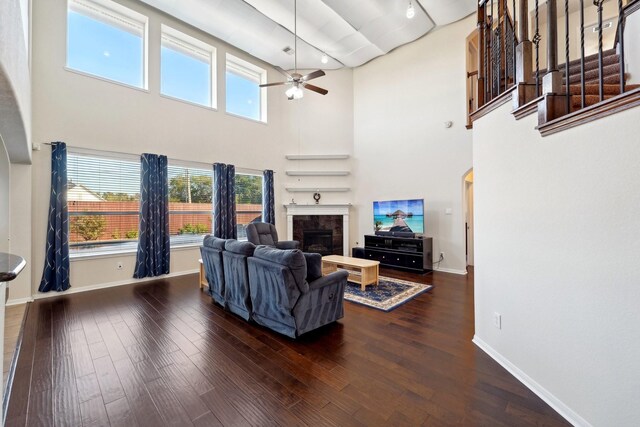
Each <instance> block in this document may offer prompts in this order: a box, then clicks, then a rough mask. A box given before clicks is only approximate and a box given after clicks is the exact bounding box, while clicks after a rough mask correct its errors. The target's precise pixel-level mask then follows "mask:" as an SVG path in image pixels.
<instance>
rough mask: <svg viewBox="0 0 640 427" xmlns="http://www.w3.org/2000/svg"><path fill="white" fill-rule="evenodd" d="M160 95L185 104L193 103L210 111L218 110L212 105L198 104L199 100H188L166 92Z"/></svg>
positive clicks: (194, 105) (192, 104)
mask: <svg viewBox="0 0 640 427" xmlns="http://www.w3.org/2000/svg"><path fill="white" fill-rule="evenodd" d="M160 97H161V98H165V99H170V100H171V101H177V102H181V103H183V104H187V105H191V106H193V107H199V108H204V109H205V110H208V111H218V108H217V107H213V106H211V105H204V104H198V103H197V102H193V101H187V100H186V99H181V98H177V97H175V96H171V95H165V94H164V93H161V94H160Z"/></svg>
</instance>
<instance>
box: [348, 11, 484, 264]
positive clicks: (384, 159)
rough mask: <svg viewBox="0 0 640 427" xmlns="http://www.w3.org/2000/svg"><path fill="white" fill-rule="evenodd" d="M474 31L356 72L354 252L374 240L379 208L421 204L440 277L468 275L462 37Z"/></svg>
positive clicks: (430, 41) (452, 33) (469, 27)
mask: <svg viewBox="0 0 640 427" xmlns="http://www.w3.org/2000/svg"><path fill="white" fill-rule="evenodd" d="M475 25H476V24H475V19H474V17H469V18H466V19H464V20H462V21H459V22H457V23H455V24H452V25H449V26H446V27H444V28H441V29H438V30H436V31H433V32H431V33H429V35H428V36H427V37H424V38H422V39H420V40H418V41H416V42H414V43H411V44H409V45H406V46H403V47H401V48H399V49H397V50H396V51H394V52H392V53H390V54H389V55H386V56H383V57H380V58H377V59H375V60H373V61H372V62H370V63H369V64H367V65H364V66H362V67H360V68H357V69H356V70H355V71H354V128H355V130H354V137H355V139H354V166H353V168H354V178H353V180H354V188H355V201H356V209H357V216H356V217H357V221H356V223H355V224H353V226H354V230H355V233H353V234H352V235H351V243H352V244H353V245H355V244H356V242H358V244H359V245H360V246H362V245H363V243H364V242H363V236H364V235H365V234H371V233H372V232H373V212H372V210H373V208H372V202H373V201H374V200H389V199H405V198H424V201H425V211H426V212H425V216H426V219H425V234H426V235H427V236H431V237H433V238H434V248H433V252H434V260H435V259H437V257H438V255H439V253H440V252H444V253H445V260H444V262H443V263H442V264H441V265H440V267H441V269H443V270H449V271H454V272H465V271H466V270H465V268H466V260H465V230H464V212H463V199H464V193H463V188H464V187H463V176H464V175H465V174H466V172H467V171H468V170H469V169H470V168H471V163H472V161H471V158H472V151H471V132H470V131H469V130H467V129H466V128H465V124H466V106H465V103H464V100H465V99H466V86H465V85H466V76H465V69H466V68H465V52H466V46H465V37H466V36H467V35H468V34H469V33H470V32H471V31H473V29H474V28H475ZM447 121H452V122H453V127H452V128H450V129H447V128H445V125H444V123H445V122H447ZM447 208H451V209H452V214H451V215H446V214H445V210H446V209H447Z"/></svg>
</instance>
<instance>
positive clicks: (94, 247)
mask: <svg viewBox="0 0 640 427" xmlns="http://www.w3.org/2000/svg"><path fill="white" fill-rule="evenodd" d="M67 179H68V187H67V188H68V190H67V204H68V207H69V250H70V254H71V256H74V255H76V256H77V255H81V254H92V253H103V252H105V253H111V252H126V251H131V252H133V251H135V250H136V248H137V242H138V217H139V211H140V159H139V157H137V156H133V155H131V156H127V155H116V154H110V153H104V152H93V151H84V150H77V149H73V150H71V149H70V150H69V152H68V155H67Z"/></svg>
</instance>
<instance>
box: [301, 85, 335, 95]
mask: <svg viewBox="0 0 640 427" xmlns="http://www.w3.org/2000/svg"><path fill="white" fill-rule="evenodd" d="M302 85H303V86H304V88H305V89H309V90H312V91H314V92H317V93H319V94H320V95H326V94H328V93H329V91H328V90H326V89H322V88H321V87H318V86H314V85H312V84H309V83H303V84H302Z"/></svg>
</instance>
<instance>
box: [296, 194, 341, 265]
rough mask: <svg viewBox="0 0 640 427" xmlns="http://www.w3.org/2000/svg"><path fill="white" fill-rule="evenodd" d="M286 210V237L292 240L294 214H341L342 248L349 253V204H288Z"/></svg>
mask: <svg viewBox="0 0 640 427" xmlns="http://www.w3.org/2000/svg"><path fill="white" fill-rule="evenodd" d="M284 207H285V209H286V210H287V239H288V240H293V217H294V216H296V215H341V216H342V250H343V253H344V254H345V255H348V254H349V208H351V204H343V205H323V204H310V205H302V204H288V205H284Z"/></svg>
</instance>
